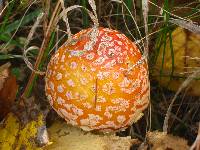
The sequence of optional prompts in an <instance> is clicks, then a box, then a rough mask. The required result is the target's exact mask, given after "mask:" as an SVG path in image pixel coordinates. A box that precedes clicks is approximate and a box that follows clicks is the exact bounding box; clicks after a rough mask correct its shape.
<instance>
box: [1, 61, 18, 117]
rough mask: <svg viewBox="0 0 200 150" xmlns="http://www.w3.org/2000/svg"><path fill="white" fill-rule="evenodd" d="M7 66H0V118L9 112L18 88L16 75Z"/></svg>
mask: <svg viewBox="0 0 200 150" xmlns="http://www.w3.org/2000/svg"><path fill="white" fill-rule="evenodd" d="M9 66H10V65H8V64H5V65H2V66H0V120H1V119H3V118H4V117H5V115H6V114H7V113H9V112H10V109H11V106H12V104H13V103H14V100H15V98H16V93H17V89H18V85H17V82H16V77H15V76H14V75H12V74H11V73H10V70H9Z"/></svg>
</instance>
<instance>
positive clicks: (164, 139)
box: [147, 131, 189, 150]
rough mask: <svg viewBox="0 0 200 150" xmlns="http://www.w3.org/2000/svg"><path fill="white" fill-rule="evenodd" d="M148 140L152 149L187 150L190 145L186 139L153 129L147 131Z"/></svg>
mask: <svg viewBox="0 0 200 150" xmlns="http://www.w3.org/2000/svg"><path fill="white" fill-rule="evenodd" d="M147 142H148V144H149V145H151V146H152V147H151V148H150V149H151V150H187V149H189V146H188V144H187V141H186V140H185V139H182V138H180V137H177V136H173V135H170V134H166V133H164V132H159V131H153V132H148V133H147Z"/></svg>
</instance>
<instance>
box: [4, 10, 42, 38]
mask: <svg viewBox="0 0 200 150" xmlns="http://www.w3.org/2000/svg"><path fill="white" fill-rule="evenodd" d="M40 13H41V9H36V10H35V11H33V12H31V13H29V14H28V15H26V16H25V17H24V18H23V19H22V20H21V19H19V20H16V21H14V22H13V23H11V24H9V25H7V26H6V27H5V29H4V31H3V33H1V34H5V33H10V32H12V31H14V30H16V29H17V28H18V27H21V26H24V25H25V24H28V23H29V22H31V21H33V20H34V19H35V18H36V17H37V16H38V15H39V14H40Z"/></svg>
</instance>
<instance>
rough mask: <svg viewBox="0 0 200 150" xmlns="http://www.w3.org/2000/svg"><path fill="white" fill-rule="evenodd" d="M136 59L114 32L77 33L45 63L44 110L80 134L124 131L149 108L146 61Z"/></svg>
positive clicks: (132, 48)
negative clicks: (48, 107)
mask: <svg viewBox="0 0 200 150" xmlns="http://www.w3.org/2000/svg"><path fill="white" fill-rule="evenodd" d="M94 31H95V32H94ZM95 36H96V37H95ZM91 37H92V38H91ZM141 59H142V55H141V53H140V51H139V49H138V48H137V47H136V45H135V44H134V43H133V42H132V41H131V40H129V39H128V38H127V37H126V36H125V35H124V34H121V33H119V32H118V31H116V30H111V29H108V28H102V27H100V28H96V30H94V29H92V28H89V29H85V30H82V31H81V32H79V33H77V34H75V35H74V36H73V37H72V39H71V42H67V43H65V44H63V46H61V47H60V48H59V49H58V50H57V51H56V53H55V54H54V56H53V57H52V58H51V60H50V62H49V64H48V68H47V72H46V86H45V91H46V95H47V98H48V100H49V101H50V105H51V106H52V107H53V108H54V110H55V111H56V112H57V113H58V114H59V115H60V116H61V117H62V118H64V119H65V120H66V121H67V122H68V123H69V124H72V125H75V126H79V127H80V128H82V129H83V130H86V131H90V130H99V131H117V130H122V129H125V128H127V127H128V126H129V125H131V124H132V123H134V122H136V121H137V120H138V119H139V118H140V117H141V116H142V111H143V110H144V109H145V108H146V107H147V106H148V103H149V95H150V92H149V91H150V89H149V79H148V71H147V69H148V68H147V62H146V60H145V59H143V60H142V61H141ZM138 62H140V63H138Z"/></svg>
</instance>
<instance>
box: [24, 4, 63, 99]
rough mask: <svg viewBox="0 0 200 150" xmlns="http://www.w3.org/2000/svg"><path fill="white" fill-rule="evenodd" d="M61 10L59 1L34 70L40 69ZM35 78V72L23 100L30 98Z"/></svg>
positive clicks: (31, 76)
mask: <svg viewBox="0 0 200 150" xmlns="http://www.w3.org/2000/svg"><path fill="white" fill-rule="evenodd" d="M60 8H61V7H60V1H58V2H57V4H56V7H55V9H54V12H53V14H52V17H51V20H50V22H49V25H48V28H47V31H46V33H44V34H45V36H44V40H43V41H42V45H41V48H40V50H39V54H38V57H37V59H36V62H35V66H34V70H38V67H39V65H40V62H41V60H42V57H43V54H44V51H45V49H46V47H47V46H48V42H49V40H50V34H51V32H52V31H53V30H54V26H55V25H54V23H55V18H56V16H58V13H59V12H60ZM35 77H36V74H35V72H32V73H31V75H30V77H29V80H28V83H27V85H26V88H25V90H24V92H23V94H22V96H21V98H22V99H23V98H27V97H28V96H29V94H30V93H29V91H30V90H31V88H32V87H31V85H32V84H33V81H34V79H35Z"/></svg>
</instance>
